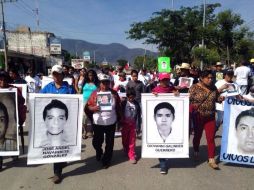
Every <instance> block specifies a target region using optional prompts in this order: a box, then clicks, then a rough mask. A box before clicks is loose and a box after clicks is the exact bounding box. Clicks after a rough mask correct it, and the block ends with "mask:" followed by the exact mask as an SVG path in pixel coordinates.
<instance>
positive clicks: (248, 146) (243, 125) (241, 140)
mask: <svg viewBox="0 0 254 190" xmlns="http://www.w3.org/2000/svg"><path fill="white" fill-rule="evenodd" d="M235 134H236V139H237V151H238V154H248V155H254V108H251V109H249V110H245V111H242V112H241V113H240V114H239V115H238V116H237V117H236V120H235Z"/></svg>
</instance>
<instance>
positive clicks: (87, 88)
mask: <svg viewBox="0 0 254 190" xmlns="http://www.w3.org/2000/svg"><path fill="white" fill-rule="evenodd" d="M96 89H97V87H96V86H95V84H89V83H86V84H85V85H84V87H83V100H84V101H85V102H86V101H87V100H88V99H89V98H90V96H91V94H92V92H93V91H94V90H96Z"/></svg>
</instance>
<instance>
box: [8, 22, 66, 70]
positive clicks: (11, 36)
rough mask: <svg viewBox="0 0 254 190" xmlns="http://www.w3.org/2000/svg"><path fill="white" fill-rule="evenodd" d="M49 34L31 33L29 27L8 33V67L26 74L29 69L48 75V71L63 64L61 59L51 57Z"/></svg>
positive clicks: (50, 34)
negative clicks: (56, 65)
mask: <svg viewBox="0 0 254 190" xmlns="http://www.w3.org/2000/svg"><path fill="white" fill-rule="evenodd" d="M54 36H55V35H54V34H53V33H49V32H31V30H30V28H29V27H26V26H24V27H20V28H18V29H17V30H15V31H6V38H7V43H8V67H9V68H11V67H15V68H18V69H19V71H20V73H21V74H25V73H26V71H27V69H28V68H32V70H34V72H35V73H38V72H43V73H44V74H47V69H48V68H50V67H52V66H53V65H55V64H61V58H60V57H57V56H51V54H50V38H52V37H54Z"/></svg>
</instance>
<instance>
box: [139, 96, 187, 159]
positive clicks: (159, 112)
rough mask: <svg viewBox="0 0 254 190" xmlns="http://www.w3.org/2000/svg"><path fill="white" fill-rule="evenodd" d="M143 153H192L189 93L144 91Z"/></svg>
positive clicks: (145, 155) (150, 155) (153, 155)
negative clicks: (145, 92) (149, 92)
mask: <svg viewBox="0 0 254 190" xmlns="http://www.w3.org/2000/svg"><path fill="white" fill-rule="evenodd" d="M142 118H143V120H142V121H143V132H142V157H143V158H188V157H189V94H181V95H180V96H178V97H176V96H174V95H173V94H159V95H157V96H155V95H154V94H142Z"/></svg>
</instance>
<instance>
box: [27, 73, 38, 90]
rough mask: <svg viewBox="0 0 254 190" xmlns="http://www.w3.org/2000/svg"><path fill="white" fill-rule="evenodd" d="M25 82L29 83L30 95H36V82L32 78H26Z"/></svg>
mask: <svg viewBox="0 0 254 190" xmlns="http://www.w3.org/2000/svg"><path fill="white" fill-rule="evenodd" d="M25 81H26V82H27V88H28V92H29V93H35V89H36V80H35V79H34V78H32V77H31V76H26V77H25Z"/></svg>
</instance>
